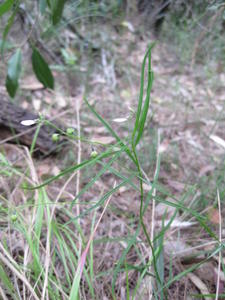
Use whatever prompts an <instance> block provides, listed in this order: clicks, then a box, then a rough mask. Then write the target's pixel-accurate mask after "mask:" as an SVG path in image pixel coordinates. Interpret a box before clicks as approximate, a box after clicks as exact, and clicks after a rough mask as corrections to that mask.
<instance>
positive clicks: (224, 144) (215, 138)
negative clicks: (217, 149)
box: [210, 135, 225, 148]
mask: <svg viewBox="0 0 225 300" xmlns="http://www.w3.org/2000/svg"><path fill="white" fill-rule="evenodd" d="M210 139H211V140H212V141H214V142H215V143H216V144H218V145H220V146H222V147H223V148H225V141H224V140H223V139H221V138H220V137H219V136H217V135H210Z"/></svg>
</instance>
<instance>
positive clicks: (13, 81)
mask: <svg viewBox="0 0 225 300" xmlns="http://www.w3.org/2000/svg"><path fill="white" fill-rule="evenodd" d="M20 72H21V50H20V49H17V51H16V52H15V53H14V54H13V56H12V57H11V58H10V60H9V62H8V73H7V78H6V88H7V91H8V93H9V95H10V96H11V97H14V96H15V94H16V91H17V88H18V80H19V77H20Z"/></svg>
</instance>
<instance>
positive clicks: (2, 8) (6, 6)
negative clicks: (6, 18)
mask: <svg viewBox="0 0 225 300" xmlns="http://www.w3.org/2000/svg"><path fill="white" fill-rule="evenodd" d="M12 5H13V0H6V1H5V2H4V3H2V4H1V5H0V17H1V16H3V15H4V14H5V13H7V12H8V11H9V10H10V8H11V7H12Z"/></svg>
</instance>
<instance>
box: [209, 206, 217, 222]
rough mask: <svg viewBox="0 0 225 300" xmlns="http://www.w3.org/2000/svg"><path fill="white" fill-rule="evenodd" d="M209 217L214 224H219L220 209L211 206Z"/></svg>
mask: <svg viewBox="0 0 225 300" xmlns="http://www.w3.org/2000/svg"><path fill="white" fill-rule="evenodd" d="M208 217H209V220H210V221H211V222H212V223H213V224H216V225H217V224H219V219H220V218H219V211H218V209H216V208H211V209H210V210H209V212H208Z"/></svg>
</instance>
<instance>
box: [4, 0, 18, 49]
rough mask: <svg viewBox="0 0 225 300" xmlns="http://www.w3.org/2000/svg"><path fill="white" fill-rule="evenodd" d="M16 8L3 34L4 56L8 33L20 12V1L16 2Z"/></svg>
mask: <svg viewBox="0 0 225 300" xmlns="http://www.w3.org/2000/svg"><path fill="white" fill-rule="evenodd" d="M14 7H15V8H14V10H13V13H12V14H11V16H10V17H9V19H8V21H7V24H6V26H5V28H4V31H3V34H2V44H1V55H3V50H4V47H5V42H6V38H7V36H8V33H9V31H10V29H11V27H12V25H13V21H14V18H15V16H16V13H17V11H18V8H19V1H16V2H15V5H14Z"/></svg>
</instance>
